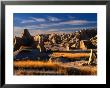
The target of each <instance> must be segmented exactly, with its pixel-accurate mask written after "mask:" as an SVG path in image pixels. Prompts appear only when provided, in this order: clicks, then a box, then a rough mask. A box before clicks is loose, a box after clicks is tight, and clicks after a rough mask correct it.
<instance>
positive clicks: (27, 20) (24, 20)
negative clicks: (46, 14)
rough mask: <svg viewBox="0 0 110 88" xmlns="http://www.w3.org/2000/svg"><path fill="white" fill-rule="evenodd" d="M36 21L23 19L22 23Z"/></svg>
mask: <svg viewBox="0 0 110 88" xmlns="http://www.w3.org/2000/svg"><path fill="white" fill-rule="evenodd" d="M33 22H35V21H34V20H22V21H21V23H23V24H24V23H33Z"/></svg>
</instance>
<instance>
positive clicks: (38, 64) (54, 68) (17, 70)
mask: <svg viewBox="0 0 110 88" xmlns="http://www.w3.org/2000/svg"><path fill="white" fill-rule="evenodd" d="M75 63H76V66H74V65H73V64H72V65H73V66H71V67H68V66H66V65H64V64H62V63H58V62H43V61H29V60H27V61H14V74H15V75H96V73H97V71H96V67H89V66H78V67H77V62H75Z"/></svg>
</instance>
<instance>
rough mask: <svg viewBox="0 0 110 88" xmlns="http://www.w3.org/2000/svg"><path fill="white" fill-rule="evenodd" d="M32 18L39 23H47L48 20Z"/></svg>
mask: <svg viewBox="0 0 110 88" xmlns="http://www.w3.org/2000/svg"><path fill="white" fill-rule="evenodd" d="M30 18H31V19H33V20H35V21H37V22H45V21H46V19H44V18H35V17H30Z"/></svg>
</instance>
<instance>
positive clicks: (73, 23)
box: [59, 20, 96, 25]
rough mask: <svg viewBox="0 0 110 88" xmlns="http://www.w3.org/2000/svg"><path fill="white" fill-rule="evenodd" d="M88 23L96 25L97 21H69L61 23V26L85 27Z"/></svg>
mask: <svg viewBox="0 0 110 88" xmlns="http://www.w3.org/2000/svg"><path fill="white" fill-rule="evenodd" d="M88 23H96V22H95V21H87V20H69V21H65V22H60V23H59V24H69V25H83V24H88Z"/></svg>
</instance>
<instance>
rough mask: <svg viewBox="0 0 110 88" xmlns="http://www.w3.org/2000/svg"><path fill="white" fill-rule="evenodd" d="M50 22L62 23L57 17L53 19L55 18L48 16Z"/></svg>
mask: <svg viewBox="0 0 110 88" xmlns="http://www.w3.org/2000/svg"><path fill="white" fill-rule="evenodd" d="M48 20H49V21H53V22H54V21H61V19H59V18H57V17H53V16H48Z"/></svg>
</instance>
